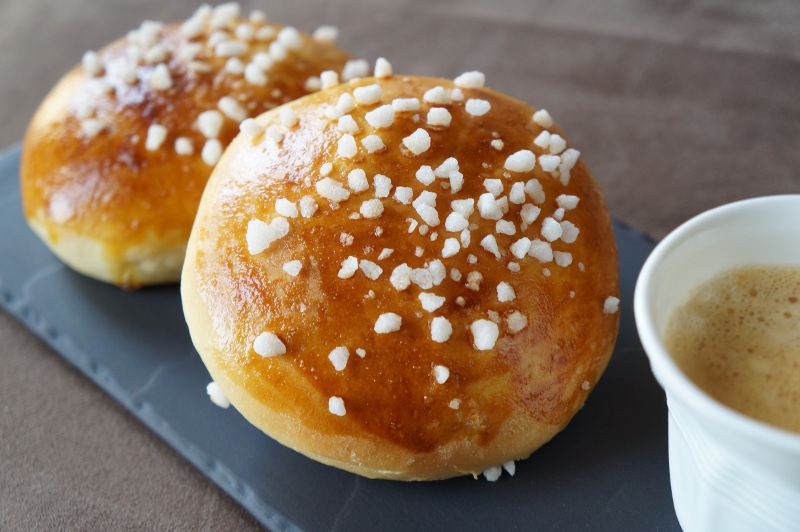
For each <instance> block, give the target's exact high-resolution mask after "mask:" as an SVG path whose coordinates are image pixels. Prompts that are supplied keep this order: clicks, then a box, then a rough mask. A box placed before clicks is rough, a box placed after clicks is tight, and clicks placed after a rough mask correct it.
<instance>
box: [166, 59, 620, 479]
mask: <svg viewBox="0 0 800 532" xmlns="http://www.w3.org/2000/svg"><path fill="white" fill-rule="evenodd" d="M376 70H377V71H378V73H379V74H380V77H374V78H365V79H359V80H353V81H350V82H348V83H343V84H341V85H336V86H333V87H330V88H328V89H326V90H323V91H320V92H318V93H315V94H312V95H309V96H306V97H303V98H301V99H299V100H296V101H294V102H291V103H288V104H286V105H284V106H282V107H281V108H279V109H274V110H272V111H269V112H267V113H265V114H263V115H261V116H259V117H257V118H256V119H255V120H256V122H257V123H258V124H259V125H260V128H259V131H258V132H255V129H254V130H253V131H254V132H255V133H254V134H249V133H244V132H243V133H242V134H240V135H239V136H238V137H237V138H236V139H234V141H233V142H232V143H231V145H230V147H229V148H228V150H227V151H226V152H225V154H224V155H223V157H222V159H221V161H220V163H219V164H218V165H217V166H216V168H215V170H214V173H213V175H212V177H211V179H210V181H209V184H208V187H207V189H206V191H205V192H204V195H203V199H202V201H201V204H200V209H199V212H198V216H197V219H196V222H195V225H194V228H193V230H192V235H191V237H190V240H189V247H188V251H187V256H186V262H185V264H184V270H183V276H182V281H181V292H182V297H183V305H184V311H185V314H186V319H187V322H188V325H189V328H190V331H191V335H192V339H193V342H194V344H195V346H196V347H197V350H198V352H199V353H200V355H201V357H202V358H203V361H204V362H205V364H206V366H207V367H208V370H209V372H210V374H211V376H212V378H213V379H214V381H215V382H216V383H217V384H218V386H219V388H220V389H221V390H222V391H224V394H225V396H226V397H227V398H228V399H229V400H230V402H231V403H232V404H233V405H234V406H235V407H236V408H237V409H238V410H239V411H240V412H241V413H242V414H243V415H244V416H245V417H246V418H247V419H248V420H250V421H251V422H252V423H253V424H255V425H256V426H257V427H259V428H260V429H261V430H263V431H264V432H265V433H267V434H268V435H270V436H271V437H273V438H274V439H276V440H278V441H279V442H281V443H283V444H285V445H287V446H288V447H290V448H292V449H295V450H297V451H298V452H301V453H303V454H305V455H307V456H309V457H311V458H313V459H315V460H319V461H320V462H323V463H326V464H329V465H332V466H335V467H339V468H342V469H345V470H348V471H352V472H355V473H358V474H360V475H365V476H368V477H379V478H389V479H400V480H428V479H441V478H447V477H453V476H457V475H464V474H472V475H478V474H480V473H481V472H484V471H487V473H486V475H487V478H491V479H496V478H497V477H498V476H499V475H500V473H501V472H502V467H501V466H502V465H503V464H505V467H506V470H507V471H509V472H513V465H514V463H513V461H514V460H518V459H522V458H525V457H527V456H528V455H530V454H531V453H532V452H533V451H534V450H536V449H537V448H539V447H540V446H541V445H543V444H544V443H546V442H547V441H549V440H550V439H551V438H552V437H553V436H554V435H555V434H556V433H558V432H559V431H560V430H561V429H562V428H564V426H565V425H566V424H567V423H568V422H569V421H570V419H571V418H572V416H573V415H574V414H575V412H576V411H577V410H578V409H579V408H580V407H581V405H583V403H584V401H585V400H586V398H587V395H588V394H589V392H590V390H591V389H593V388H594V385H595V384H596V383H597V381H598V379H599V378H600V375H601V373H602V372H603V370H604V369H605V367H606V365H607V363H608V360H609V358H610V356H611V352H612V349H613V346H614V342H615V339H616V335H617V329H618V313H616V312H608V311H609V308H610V306H609V305H608V304H607V303H606V302H607V301H608V298H610V297H613V298H615V297H616V296H618V273H617V271H618V268H617V251H616V245H615V242H614V237H613V232H612V228H611V223H610V219H609V216H608V213H607V211H606V208H605V204H604V201H603V198H602V196H601V194H600V191H599V188H598V186H597V184H596V183H595V181H594V179H593V178H592V176H591V174H590V173H589V170H588V168H587V167H586V165H585V164H584V163H583V161H582V160H581V158H580V157H579V152H578V151H577V150H575V149H574V148H572V147H571V146H570V145H569V144H568V141H566V138H567V137H566V136H564V135H563V133H562V132H561V130H560V129H559V127H558V126H557V125H555V124H554V123H553V121H552V118H551V117H550V116H549V114H548V113H547V112H546V111H542V110H539V111H535V110H534V109H533V108H531V107H530V106H528V105H527V104H525V103H522V102H520V101H517V100H515V99H512V98H510V97H508V96H505V95H502V94H500V93H498V92H496V91H494V90H491V89H488V88H486V87H485V86H484V77H483V75H482V74H480V73H478V72H470V73H466V74H463V75H462V76H459V77H458V78H456V79H455V81H451V80H447V79H437V78H424V77H410V76H409V77H405V76H398V75H392V74H391V65H388V64H387V63H385V62H383V61H381V62H379V63H378V65H377V67H376ZM470 102H473V103H470ZM437 109H441V110H442V111H436V110H437ZM444 111H446V114H445V112H444ZM285 115H291V116H292V117H296V120H294V119H293V120H292V121H290V122H286V121H283V120H282V117H283V116H285ZM543 131H547V132H548V133H549V134H550V140H551V143H552V139H553V137H555V136H556V135H558V136H559V138H562V139H565V141H564V144H563V145H558V143H556V146H554V147H553V149H552V150H551V149H550V144H548V145H547V147H542V146H540V145H537V144H536V143H534V140H535V139H537V138H539V137H540V135H541V134H542V132H543ZM368 139H377V140H368ZM378 141H380V142H378ZM545 156H551V157H554V158H555V159H553V160H552V161H550V162H549V163H548V165H549V166H548V168H550V167H551V166H552V168H550V169H549V170H545V169H544V168H543V167H542V165H541V164H539V160H540V159H541V158H542V157H545ZM290 265H294V266H290ZM287 268H290V270H291V271H289V272H287ZM292 272H296V274H294V273H292ZM356 355H357V356H356Z"/></svg>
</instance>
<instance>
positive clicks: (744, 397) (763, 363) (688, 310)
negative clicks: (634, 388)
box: [664, 265, 800, 433]
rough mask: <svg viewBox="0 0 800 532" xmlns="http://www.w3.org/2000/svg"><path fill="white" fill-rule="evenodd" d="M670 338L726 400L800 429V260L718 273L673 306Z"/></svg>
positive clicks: (697, 375)
mask: <svg viewBox="0 0 800 532" xmlns="http://www.w3.org/2000/svg"><path fill="white" fill-rule="evenodd" d="M664 343H665V346H666V348H667V351H668V352H669V353H670V355H671V356H672V357H673V359H674V360H675V362H676V363H677V364H678V366H679V367H680V368H681V370H682V371H683V372H684V373H685V374H686V375H687V376H688V377H689V378H690V379H691V380H692V381H694V382H695V384H697V385H698V386H699V387H700V388H702V389H703V390H704V391H705V392H706V393H708V394H709V395H711V396H712V397H714V398H715V399H717V400H718V401H720V402H722V403H724V404H726V405H728V406H729V407H731V408H733V409H735V410H738V411H739V412H742V413H743V414H746V415H748V416H751V417H753V418H756V419H759V420H761V421H764V422H766V423H769V424H771V425H774V426H777V427H780V428H783V429H787V430H791V431H794V432H797V433H800V267H797V266H762V265H748V266H741V267H737V268H733V269H730V270H726V271H724V272H722V273H720V274H718V275H717V276H716V277H714V278H713V279H711V280H710V281H708V282H706V283H704V284H702V285H701V286H699V287H697V288H696V289H695V290H694V291H693V292H692V294H691V295H690V297H689V300H688V301H687V302H686V303H685V304H684V305H683V306H681V307H678V308H677V309H676V310H675V311H674V312H673V313H672V315H671V316H670V319H669V321H668V323H667V327H666V330H665V334H664Z"/></svg>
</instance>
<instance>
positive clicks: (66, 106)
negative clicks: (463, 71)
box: [21, 3, 368, 287]
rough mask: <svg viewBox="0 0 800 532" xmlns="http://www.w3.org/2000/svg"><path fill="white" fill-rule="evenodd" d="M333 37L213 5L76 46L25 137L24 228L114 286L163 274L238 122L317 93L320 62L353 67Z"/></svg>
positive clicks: (176, 266) (175, 271)
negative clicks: (79, 54)
mask: <svg viewBox="0 0 800 532" xmlns="http://www.w3.org/2000/svg"><path fill="white" fill-rule="evenodd" d="M334 36H335V31H333V32H332V31H331V30H330V28H329V29H327V30H325V31H322V32H320V35H319V36H317V38H314V37H312V36H310V35H306V34H304V33H301V32H299V31H298V30H296V29H295V28H292V27H288V26H287V27H282V26H279V25H276V24H273V23H271V22H268V21H267V20H266V17H265V16H264V15H263V14H262V13H261V12H258V11H254V12H252V13H251V14H250V15H249V16H246V15H243V14H242V13H241V12H240V8H239V6H238V4H235V3H227V4H221V5H219V6H217V7H215V8H211V7H208V6H203V7H201V8H200V9H198V10H197V12H196V13H195V14H194V15H193V16H192V17H191V18H190V19H188V20H187V21H185V22H183V23H181V24H171V25H164V24H162V23H159V22H154V21H145V22H143V23H142V25H141V26H140V27H139V28H137V29H136V30H133V31H131V32H129V33H128V35H127V36H126V37H124V38H122V39H120V40H118V41H116V42H114V43H112V44H110V45H109V46H107V47H105V48H103V49H102V50H99V51H97V52H94V51H90V52H87V53H86V54H84V56H83V58H82V62H81V64H80V65H79V66H77V67H76V68H74V69H73V70H72V71H71V72H69V73H68V74H66V75H65V76H64V77H63V78H62V80H61V81H60V82H59V83H58V84H57V85H56V86H55V88H53V90H52V91H51V92H50V94H49V95H48V96H47V98H46V99H45V100H44V102H43V103H42V105H41V107H40V108H39V110H38V111H37V112H36V114H35V116H34V118H33V120H32V122H31V124H30V126H29V129H28V132H27V135H26V137H25V142H24V145H23V154H22V166H21V188H22V197H23V204H24V211H25V216H26V218H27V220H28V222H29V224H30V225H31V227H32V228H33V230H34V231H35V232H36V233H37V234H38V235H39V236H40V237H41V238H42V239H43V240H44V242H45V243H46V244H47V245H48V246H50V247H51V249H52V250H53V251H54V252H55V253H56V255H58V256H59V257H60V258H61V259H62V260H63V261H64V262H66V263H67V264H68V265H70V266H71V267H73V268H74V269H75V270H77V271H80V272H82V273H84V274H87V275H89V276H91V277H95V278H97V279H100V280H103V281H107V282H110V283H115V284H119V285H123V286H126V287H137V286H141V285H146V284H156V283H165V282H176V281H177V280H178V278H179V275H180V269H181V265H182V264H183V257H184V253H185V247H186V241H187V239H188V236H189V232H190V230H191V225H192V221H193V220H194V215H195V213H196V210H197V204H198V203H199V201H200V196H201V194H202V191H203V188H204V186H205V184H206V181H207V180H208V177H209V176H210V175H211V170H212V169H213V167H214V165H215V164H216V163H217V161H218V159H219V157H220V155H221V154H222V151H223V150H224V148H225V147H226V146H227V144H228V143H229V142H230V141H231V139H232V138H233V137H234V136H235V135H236V134H237V133H238V132H239V128H240V123H241V122H242V121H246V119H247V118H249V117H254V116H257V115H259V114H261V113H262V112H264V111H266V110H269V109H271V108H273V107H276V106H277V105H280V104H282V103H284V102H287V101H290V100H293V99H295V98H297V97H300V96H303V95H305V94H308V93H309V92H312V91H314V90H317V89H319V87H320V86H321V82H320V76H321V75H322V74H323V73H324V72H326V71H342V70H343V69H344V70H347V71H348V73H349V74H348V75H364V74H365V73H367V71H368V66H366V64H365V63H363V62H361V63H359V62H353V61H350V62H348V59H349V58H348V55H347V54H345V53H344V52H342V51H340V50H339V49H338V48H336V46H335V45H334V44H333V43H332V42H331V38H332V37H334ZM359 66H361V72H360V73H359V72H358V70H359ZM364 66H366V70H365V69H364ZM251 125H252V124H251Z"/></svg>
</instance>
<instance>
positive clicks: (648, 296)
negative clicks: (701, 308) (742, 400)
mask: <svg viewBox="0 0 800 532" xmlns="http://www.w3.org/2000/svg"><path fill="white" fill-rule="evenodd" d="M744 264H782V265H797V266H800V195H787V196H771V197H764V198H756V199H751V200H745V201H740V202H736V203H731V204H729V205H725V206H722V207H718V208H716V209H713V210H710V211H708V212H705V213H703V214H701V215H699V216H697V217H695V218H692V219H691V220H689V221H688V222H686V223H684V224H683V225H681V226H680V227H678V228H677V229H676V230H675V231H673V232H672V233H670V234H669V235H668V236H667V237H666V238H665V239H664V240H663V241H661V242H660V243H659V244H658V245H657V246H656V248H655V250H654V251H653V253H652V254H651V255H650V256H649V257H648V259H647V261H646V262H645V264H644V266H643V268H642V271H641V273H640V274H639V278H638V280H637V283H636V291H635V295H634V314H635V317H636V326H637V329H638V331H639V337H640V338H641V341H642V346H643V347H644V350H645V351H646V352H647V356H648V358H649V359H650V365H651V367H652V370H653V374H654V375H655V377H656V379H657V380H658V382H659V383H660V384H661V386H662V387H663V388H664V390H665V391H666V395H667V405H668V408H669V421H668V423H669V467H670V481H671V484H672V499H673V502H674V504H675V511H676V513H677V515H678V520H679V521H680V524H681V526H682V527H683V529H684V530H685V531H686V532H694V531H711V530H714V531H716V530H719V531H736V532H738V531H750V530H753V531H759V532H761V531H771V530H782V531H783V530H785V531H800V434H796V433H792V432H789V431H785V430H781V429H778V428H775V427H773V426H770V425H767V424H765V423H762V422H760V421H756V420H755V419H753V418H750V417H747V416H745V415H743V414H740V413H739V412H736V411H734V410H733V409H731V408H728V407H727V406H725V405H723V404H721V403H719V402H718V401H716V400H714V399H712V398H711V397H710V396H709V395H707V394H706V393H705V392H703V391H702V390H701V389H700V388H698V387H697V386H696V385H695V384H694V383H693V382H691V381H690V380H689V379H688V378H687V377H686V376H685V375H684V374H683V373H682V372H681V371H680V369H678V366H677V365H676V364H675V362H674V361H673V360H672V358H671V357H670V356H669V354H668V353H667V351H666V349H665V348H664V343H663V339H662V335H663V333H664V329H665V328H666V324H667V321H668V319H669V317H670V315H671V314H672V311H673V310H674V309H675V308H676V307H678V306H680V305H682V304H683V303H685V302H686V301H687V298H688V295H689V293H690V291H691V290H692V289H693V288H694V287H696V286H697V285H699V284H701V283H703V282H705V281H708V280H709V279H711V278H712V277H714V276H715V275H716V274H717V273H719V272H721V271H723V270H725V269H728V268H730V267H733V266H737V265H744ZM797 356H798V357H800V353H798V354H797Z"/></svg>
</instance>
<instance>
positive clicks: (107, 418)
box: [0, 0, 800, 530]
mask: <svg viewBox="0 0 800 532" xmlns="http://www.w3.org/2000/svg"><path fill="white" fill-rule="evenodd" d="M241 4H242V6H243V8H244V10H245V11H249V10H251V9H252V8H258V9H262V10H264V11H265V12H266V13H267V15H268V17H269V18H270V19H272V20H273V21H275V22H278V23H281V24H286V25H293V26H295V27H297V28H299V29H301V30H305V31H313V30H314V29H315V28H316V27H317V26H319V25H321V24H333V25H336V26H338V27H339V28H340V31H341V34H340V38H339V40H338V43H339V45H340V46H341V47H342V48H344V49H345V50H348V51H350V52H351V53H352V54H353V55H356V56H360V57H363V58H366V59H368V60H369V61H370V62H374V60H375V59H376V58H377V57H380V56H385V57H387V58H388V59H389V60H390V61H391V62H392V64H393V67H394V71H395V73H409V74H422V75H432V76H442V77H453V76H455V75H457V74H460V73H461V72H463V71H466V70H480V71H483V72H484V73H485V74H486V76H487V85H488V86H490V87H492V88H494V89H497V90H500V91H503V92H506V93H508V94H510V95H512V96H515V97H517V98H520V99H522V100H525V101H527V102H528V103H530V104H531V105H533V106H534V107H538V108H546V109H548V110H549V111H550V113H551V114H552V115H553V117H554V118H555V119H556V121H558V122H560V123H561V125H562V127H563V128H564V130H565V132H566V134H567V136H568V137H569V139H570V141H571V142H572V144H574V146H575V147H576V148H577V149H579V150H580V151H581V152H582V156H583V158H584V160H585V161H586V162H587V163H588V165H589V166H590V168H591V169H592V170H593V172H594V175H595V177H596V179H597V181H598V182H599V183H600V185H601V187H602V189H603V191H604V193H605V197H606V200H607V203H608V206H609V210H610V212H611V214H612V216H613V217H614V218H616V219H618V220H621V221H623V222H625V223H627V224H629V225H631V226H632V227H634V228H636V229H637V230H639V231H641V232H643V233H645V234H647V235H649V236H651V237H653V238H655V239H659V238H661V237H663V236H664V235H665V234H667V233H668V232H669V231H670V230H671V229H673V228H674V227H676V226H677V225H678V224H680V223H681V222H682V221H684V220H686V219H687V218H689V217H691V216H693V215H695V214H698V213H699V212H701V211H704V210H706V209H709V208H711V207H714V206H717V205H720V204H723V203H727V202H730V201H733V200H736V199H741V198H746V197H752V196H760V195H767V194H780V193H798V192H800V3H798V2H795V1H789V0H786V1H781V0H762V1H759V2H750V1H725V0H716V1H715V0H704V1H688V0H663V1H658V0H642V1H635V0H603V1H580V0H559V1H552V0H491V1H487V0H396V1H392V0H330V1H325V0H291V1H287V0H263V1H246V2H241ZM198 5H199V4H198V3H196V2H192V1H189V0H169V1H164V0H161V1H156V0H103V1H101V0H94V1H92V0H61V1H59V2H53V1H51V0H0V146H9V145H12V144H14V143H16V142H19V141H20V140H21V139H22V137H23V135H24V132H25V128H26V125H27V122H28V120H29V119H30V117H31V115H32V114H33V112H34V110H35V109H36V107H37V105H38V104H39V102H40V101H41V100H42V98H44V96H45V95H46V94H47V92H48V91H49V89H50V87H51V86H52V85H53V84H54V83H55V82H56V81H57V80H58V79H59V78H60V77H61V76H62V75H63V74H64V73H65V72H66V71H68V70H69V69H71V68H72V67H73V66H74V65H75V64H77V63H78V62H79V61H80V58H81V55H82V54H83V52H85V51H86V50H90V49H99V48H101V47H102V46H104V45H105V44H107V43H109V42H111V41H113V40H115V39H117V38H118V37H121V36H123V35H124V34H125V33H126V32H127V31H128V30H131V29H134V28H136V27H138V26H139V24H140V22H141V21H142V20H143V19H153V20H161V21H164V22H171V21H178V20H181V19H185V18H187V17H188V16H190V15H191V13H192V12H193V11H194V10H195V9H196V8H197V7H198ZM0 238H3V237H2V236H0ZM0 344H2V347H0V363H2V364H3V370H2V371H0V492H3V495H2V496H1V497H0V529H14V528H18V527H20V526H22V524H23V523H26V524H28V525H30V524H31V523H35V524H36V526H35V528H40V529H52V528H77V529H97V527H98V526H100V524H107V523H109V522H113V523H117V524H118V525H119V528H121V529H127V528H140V527H141V528H147V529H192V530H194V529H201V528H202V529H223V530H229V529H238V530H242V529H249V528H256V527H257V525H256V523H255V522H254V521H253V520H252V519H251V518H250V517H249V516H248V515H247V514H246V513H245V512H244V511H243V510H241V509H240V508H239V507H238V506H237V505H236V504H235V503H234V502H233V501H232V500H231V499H229V498H228V497H227V496H226V495H225V494H224V493H222V492H221V491H220V490H218V489H217V488H216V487H215V486H214V485H213V484H211V482H210V481H208V480H207V479H205V477H203V476H202V475H201V474H200V473H198V472H196V471H195V470H194V469H193V468H191V467H190V466H189V464H188V463H186V462H185V461H184V460H183V459H182V458H181V457H179V456H178V455H177V454H175V453H174V452H172V450H171V449H169V448H168V447H167V446H166V445H165V444H163V443H162V442H161V441H160V440H158V439H157V438H156V437H155V436H153V435H151V434H150V433H149V432H148V431H147V430H146V428H145V427H144V426H142V425H141V424H139V422H138V421H136V420H135V419H134V418H132V417H131V416H129V415H128V414H127V413H126V412H125V411H124V410H123V409H122V408H121V407H119V406H117V405H116V404H115V403H113V402H112V401H111V400H110V399H109V398H107V397H106V396H105V395H104V394H103V393H102V392H101V391H99V390H98V389H97V388H96V387H94V385H92V384H91V383H90V382H89V381H88V380H86V379H85V378H84V377H83V376H82V375H80V374H79V373H77V372H76V371H74V370H73V369H72V368H71V367H70V366H69V365H68V364H66V363H65V362H63V361H62V360H61V359H60V358H59V357H57V356H56V355H55V354H54V353H53V352H52V351H51V350H50V349H49V348H47V347H46V346H44V344H42V343H41V342H39V340H37V339H35V338H34V337H33V335H31V334H30V333H29V332H27V331H26V330H25V329H24V328H23V327H22V326H21V325H19V324H17V323H16V322H15V321H14V320H13V319H12V318H11V317H10V316H9V315H8V314H6V313H4V312H2V311H0ZM67 420H68V422H67ZM132 479H135V480H136V481H135V482H131V480H132ZM142 479H151V481H150V482H143V481H142ZM65 492H69V493H70V494H71V496H70V497H65V496H64V493H65ZM126 500H136V505H135V507H132V506H131V505H126V504H125V503H124V501H126ZM198 503H201V504H198ZM67 505H69V506H67ZM182 508H190V509H191V513H187V512H186V511H184V510H182ZM198 508H199V509H198Z"/></svg>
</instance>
